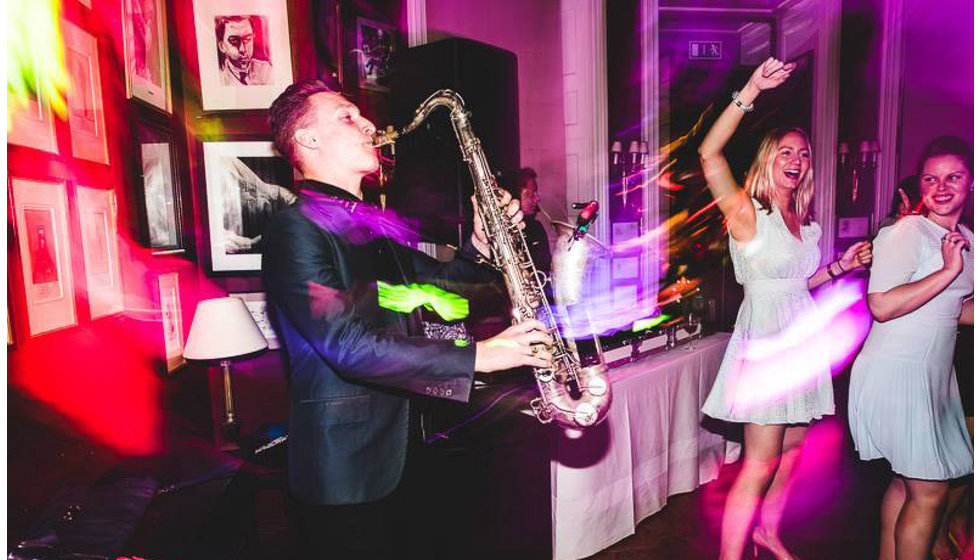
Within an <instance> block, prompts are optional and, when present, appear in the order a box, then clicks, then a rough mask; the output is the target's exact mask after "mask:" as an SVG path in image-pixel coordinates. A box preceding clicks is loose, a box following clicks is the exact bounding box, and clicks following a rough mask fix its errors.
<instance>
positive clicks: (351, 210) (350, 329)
mask: <svg viewBox="0 0 980 560" xmlns="http://www.w3.org/2000/svg"><path fill="white" fill-rule="evenodd" d="M305 187H306V188H305V189H304V190H303V191H302V192H301V193H300V196H299V199H298V201H297V202H296V204H295V205H293V206H292V207H291V208H289V209H287V210H284V211H282V212H280V213H279V214H277V215H276V216H275V218H273V221H272V223H271V225H270V227H269V228H268V229H267V230H266V233H265V235H264V241H265V244H264V250H263V255H262V276H263V280H264V282H265V286H266V290H267V292H268V301H269V304H270V306H271V309H272V310H273V313H274V318H275V319H276V320H277V323H278V329H279V331H280V334H281V338H282V340H283V343H284V347H285V351H286V353H287V355H288V360H289V368H290V386H289V398H290V415H289V448H288V449H289V450H288V479H289V485H290V489H291V490H292V492H293V493H294V495H295V496H296V497H298V498H299V499H301V500H304V501H307V502H310V503H315V504H351V503H363V502H370V501H375V500H379V499H381V498H383V497H385V496H386V495H388V494H389V493H390V492H392V491H393V490H394V489H395V487H396V486H397V485H398V482H399V480H400V479H401V475H402V471H403V468H404V462H405V455H406V449H407V442H408V433H409V426H408V421H409V407H408V405H409V401H408V397H409V395H410V394H412V393H416V394H421V395H429V396H434V397H440V398H445V399H451V400H455V401H462V402H465V401H467V400H468V398H469V395H470V389H471V387H472V384H473V373H474V362H475V355H476V350H475V346H473V345H470V346H463V347H460V346H457V345H456V344H454V343H453V342H452V341H444V340H429V339H425V338H421V337H413V336H409V332H410V331H415V330H416V329H415V325H414V324H413V318H412V317H411V316H409V315H405V314H401V313H396V312H394V311H389V310H386V309H382V308H381V307H380V306H379V305H378V291H377V282H378V280H384V281H386V282H388V283H392V284H403V283H405V282H406V281H410V282H420V283H433V284H437V285H438V284H442V285H443V286H445V281H447V280H462V279H467V278H471V279H474V280H482V281H488V280H494V279H495V278H496V275H495V274H494V273H493V272H490V271H487V270H485V269H483V268H482V267H478V266H477V265H475V264H473V262H471V261H468V260H466V259H462V258H456V259H455V260H454V261H452V262H451V263H440V262H438V261H436V260H434V259H431V258H429V257H428V256H426V255H424V254H422V253H420V252H418V251H414V250H412V249H409V248H407V247H404V246H402V245H400V244H397V243H394V242H392V241H391V240H390V239H388V238H387V237H386V235H387V234H388V233H389V232H388V231H386V228H384V227H380V226H379V223H378V220H377V219H376V218H377V211H376V210H375V211H374V212H373V213H372V212H371V211H367V212H365V211H364V210H367V209H368V208H367V207H365V206H363V203H361V202H360V201H359V200H358V199H357V198H356V197H354V196H352V195H350V194H349V193H347V192H345V191H343V190H340V189H338V188H335V187H332V186H330V185H326V184H323V183H317V182H313V181H307V182H306V183H305Z"/></svg>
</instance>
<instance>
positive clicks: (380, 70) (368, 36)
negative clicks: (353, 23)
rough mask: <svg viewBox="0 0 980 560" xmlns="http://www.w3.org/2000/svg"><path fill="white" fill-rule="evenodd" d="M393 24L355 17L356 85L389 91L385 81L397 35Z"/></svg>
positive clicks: (389, 71) (389, 70)
mask: <svg viewBox="0 0 980 560" xmlns="http://www.w3.org/2000/svg"><path fill="white" fill-rule="evenodd" d="M396 33H397V31H396V30H395V28H394V26H391V25H387V24H384V23H380V22H377V21H374V20H371V19H368V18H363V17H358V18H357V34H356V36H357V44H356V46H355V47H354V52H355V53H356V55H357V87H359V88H361V89H368V90H374V91H391V88H390V87H388V86H387V85H386V84H385V82H386V80H387V78H388V76H389V75H390V73H391V56H392V54H394V52H395V45H396V44H397V39H398V36H397V35H396Z"/></svg>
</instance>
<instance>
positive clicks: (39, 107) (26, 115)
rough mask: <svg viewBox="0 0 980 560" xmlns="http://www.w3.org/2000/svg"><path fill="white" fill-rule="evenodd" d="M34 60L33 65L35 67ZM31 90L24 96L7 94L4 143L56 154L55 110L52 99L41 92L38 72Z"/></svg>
mask: <svg viewBox="0 0 980 560" xmlns="http://www.w3.org/2000/svg"><path fill="white" fill-rule="evenodd" d="M37 65H38V63H37V62H35V63H34V64H33V65H32V67H34V68H37ZM32 86H33V87H32V88H31V89H32V91H30V92H27V93H26V95H25V97H24V98H23V99H18V98H17V96H12V95H9V94H8V96H7V107H8V111H7V114H8V119H9V123H10V126H8V127H7V143H8V144H16V145H18V146H25V147H28V148H34V149H36V150H41V151H45V152H50V153H52V154H57V153H58V137H57V136H56V135H55V131H54V113H53V111H52V110H51V101H50V100H49V99H48V96H47V95H45V94H44V93H43V89H42V87H41V74H40V73H39V72H35V73H34V83H33V84H32Z"/></svg>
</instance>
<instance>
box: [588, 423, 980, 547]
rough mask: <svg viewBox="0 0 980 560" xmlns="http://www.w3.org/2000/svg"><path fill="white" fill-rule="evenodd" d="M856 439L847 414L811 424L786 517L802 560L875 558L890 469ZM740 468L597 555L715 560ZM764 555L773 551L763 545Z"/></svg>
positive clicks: (789, 539)
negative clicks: (865, 455)
mask: <svg viewBox="0 0 980 560" xmlns="http://www.w3.org/2000/svg"><path fill="white" fill-rule="evenodd" d="M850 444H851V442H850V439H849V438H848V437H847V426H846V424H845V420H844V419H843V418H842V417H841V416H835V417H832V418H829V419H826V420H823V421H820V422H818V423H816V424H814V426H813V427H812V428H811V432H810V434H809V438H808V443H807V447H806V448H805V449H804V453H803V457H802V459H801V464H800V468H799V471H798V478H797V480H796V483H795V485H794V486H793V488H792V490H791V494H790V500H789V504H788V506H787V511H786V514H785V517H784V523H783V525H784V527H783V540H784V541H785V543H786V545H787V547H789V548H790V550H791V551H793V552H794V553H795V554H797V555H798V556H799V557H800V558H801V559H803V560H869V559H874V558H876V557H877V550H878V545H877V539H878V508H879V505H880V503H881V496H882V495H883V494H884V491H885V488H886V487H887V484H888V482H889V480H890V472H889V471H888V468H887V465H886V464H885V463H884V462H883V461H878V462H871V463H868V462H860V461H858V460H857V459H856V458H855V456H854V454H853V452H852V451H851V450H850ZM739 466H740V463H733V464H731V465H727V466H726V467H725V468H724V469H723V470H722V473H721V476H720V477H719V478H718V479H717V480H715V481H714V482H711V483H709V484H706V485H704V486H702V487H701V488H699V489H698V490H696V491H694V492H690V493H687V494H682V495H678V496H673V497H671V498H670V499H669V500H668V502H667V505H666V507H664V509H662V510H661V511H659V512H657V513H656V514H654V515H652V516H650V517H648V518H647V519H645V520H644V521H643V522H641V523H640V524H639V526H637V528H636V534H634V535H633V536H631V537H628V538H626V539H624V540H622V541H620V542H618V543H616V544H615V545H613V546H611V547H609V548H607V549H606V550H603V551H602V552H599V553H598V554H596V555H594V556H592V557H591V559H592V560H634V559H636V560H639V559H641V558H642V559H644V560H654V559H661V558H664V559H667V558H670V559H675V558H676V559H684V560H715V559H716V558H717V556H718V540H719V527H720V521H721V511H722V509H723V503H724V498H725V496H726V494H727V492H728V489H729V488H730V487H731V484H732V481H733V479H734V477H735V475H736V474H737V472H738V468H739ZM744 557H745V558H751V557H752V554H751V551H750V550H746V553H745V555H744ZM965 557H966V556H964V558H965ZM760 558H763V559H764V558H772V556H767V555H766V553H765V551H762V550H760ZM969 558H971V559H972V558H973V556H972V553H970V555H969Z"/></svg>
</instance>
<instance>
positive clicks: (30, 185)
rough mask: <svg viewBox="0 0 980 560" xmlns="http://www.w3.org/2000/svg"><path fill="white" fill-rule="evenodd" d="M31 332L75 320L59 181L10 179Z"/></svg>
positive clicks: (65, 216) (63, 195) (63, 193)
mask: <svg viewBox="0 0 980 560" xmlns="http://www.w3.org/2000/svg"><path fill="white" fill-rule="evenodd" d="M11 190H12V193H11V194H12V195H13V200H14V220H15V225H16V232H17V240H18V246H19V249H20V261H21V272H22V273H23V276H24V288H25V290H26V300H27V319H28V324H29V326H30V334H31V336H37V335H39V334H43V333H46V332H49V331H53V330H57V329H61V328H65V327H70V326H73V325H75V324H77V318H76V315H75V290H74V286H73V282H72V273H71V243H70V241H69V236H68V196H67V193H66V191H65V184H64V183H48V182H43V181H32V180H27V179H17V178H13V179H11Z"/></svg>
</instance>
